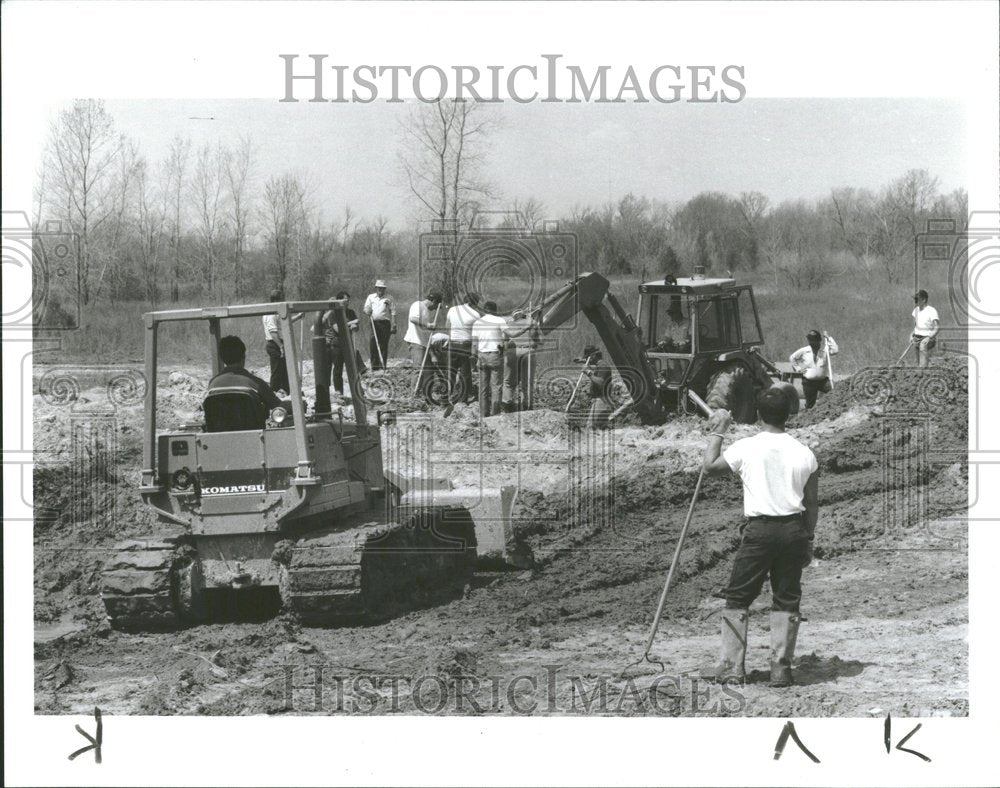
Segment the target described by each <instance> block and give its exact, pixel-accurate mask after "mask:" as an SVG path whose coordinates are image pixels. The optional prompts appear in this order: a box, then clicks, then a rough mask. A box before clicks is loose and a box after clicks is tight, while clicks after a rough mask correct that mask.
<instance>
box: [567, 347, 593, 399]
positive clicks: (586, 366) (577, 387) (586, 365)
mask: <svg viewBox="0 0 1000 788" xmlns="http://www.w3.org/2000/svg"><path fill="white" fill-rule="evenodd" d="M588 369H590V357H589V356H588V357H587V361H586V363H584V365H583V369H582V370H581V372H580V377H578V378H577V379H576V385H575V386H573V393H572V394H570V395H569V402H567V403H566V408H565V410H564V412H565V413H569V409H570V408H571V407H573V400H575V399H576V392H578V391H579V390H580V384H581V383H583V376H584V375H586V374H587V370H588Z"/></svg>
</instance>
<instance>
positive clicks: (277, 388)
mask: <svg viewBox="0 0 1000 788" xmlns="http://www.w3.org/2000/svg"><path fill="white" fill-rule="evenodd" d="M284 300H285V294H284V293H282V292H281V290H278V289H274V290H272V291H271V295H270V302H271V303H272V304H274V303H277V302H278V301H284ZM262 320H263V323H264V352H266V353H267V360H268V362H269V363H270V365H271V380H270V386H271V391H273V392H274V393H275V394H277V395H278V396H279V397H283V396H285V395H286V394H287V393H288V392H289V391H290V389H291V386H289V385H288V369H287V367H285V343H284V341H283V340H282V338H281V332H280V331H278V317H277V315H264V316H263V318H262Z"/></svg>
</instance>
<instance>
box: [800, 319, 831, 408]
mask: <svg viewBox="0 0 1000 788" xmlns="http://www.w3.org/2000/svg"><path fill="white" fill-rule="evenodd" d="M806 341H807V342H808V343H809V344H808V345H806V346H805V347H801V348H799V349H798V350H796V351H795V352H794V353H792V355H790V356H789V357H788V360H789V361H790V362H791V363H792V369H794V370H795V371H796V372H801V373H802V391H803V393H804V394H805V395H806V410H809V408H811V407H812V406H813V405H815V404H816V396H817V395H818V394H819V393H820V392H821V391H822V392H823V393H824V394H829V393H830V392H831V391H833V384H831V383H830V356H833V355H836V354H837V353H839V352H840V348H839V347H838V346H837V343H836V341H834V338H833V337H831V336H830V335H829V334H827V333H826V332H825V331H824V332H823V333H822V334H820V333H819V331H817V330H816V329H815V328H814V329H812V330H811V331H810V332H809V333H808V334H806Z"/></svg>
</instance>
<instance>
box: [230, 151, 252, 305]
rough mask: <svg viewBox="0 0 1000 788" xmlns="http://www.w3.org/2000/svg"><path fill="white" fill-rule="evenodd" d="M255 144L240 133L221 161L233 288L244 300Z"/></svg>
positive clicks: (239, 299) (236, 295)
mask: <svg viewBox="0 0 1000 788" xmlns="http://www.w3.org/2000/svg"><path fill="white" fill-rule="evenodd" d="M255 152H256V148H255V146H254V144H253V140H252V139H251V138H250V136H249V135H246V136H243V137H240V139H239V142H238V143H237V144H236V147H235V149H234V150H227V151H226V153H225V159H224V163H223V170H224V175H225V182H226V188H227V196H228V199H229V204H228V219H229V224H230V227H231V229H232V233H233V292H234V295H235V297H236V300H237V301H241V300H243V293H244V287H243V267H244V258H245V257H246V251H247V244H248V241H249V238H250V217H251V216H252V215H253V201H252V199H251V192H250V191H249V189H250V182H251V180H252V178H253V167H254V156H255Z"/></svg>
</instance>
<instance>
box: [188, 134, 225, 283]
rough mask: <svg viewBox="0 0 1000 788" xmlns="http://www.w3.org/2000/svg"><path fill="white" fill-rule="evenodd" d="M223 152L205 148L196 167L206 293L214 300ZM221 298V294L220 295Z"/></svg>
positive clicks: (194, 190) (193, 196) (194, 197)
mask: <svg viewBox="0 0 1000 788" xmlns="http://www.w3.org/2000/svg"><path fill="white" fill-rule="evenodd" d="M222 170H223V152H222V150H221V148H219V147H214V148H213V147H212V146H210V145H205V146H203V147H202V148H201V149H200V150H199V151H198V156H197V158H196V160H195V165H194V181H193V183H192V187H193V188H192V190H191V200H192V203H193V206H194V209H195V214H196V216H197V217H198V226H197V227H198V235H199V236H200V238H201V243H202V258H201V261H200V262H201V270H202V276H203V277H204V279H205V289H206V291H207V293H208V295H209V296H210V297H211V296H212V295H214V294H215V292H216V284H217V271H216V266H217V259H216V246H217V244H218V239H219V234H220V231H221V229H222V222H223V220H224V215H223V208H222V189H223V182H224V177H223V172H222ZM220 295H221V294H220Z"/></svg>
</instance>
